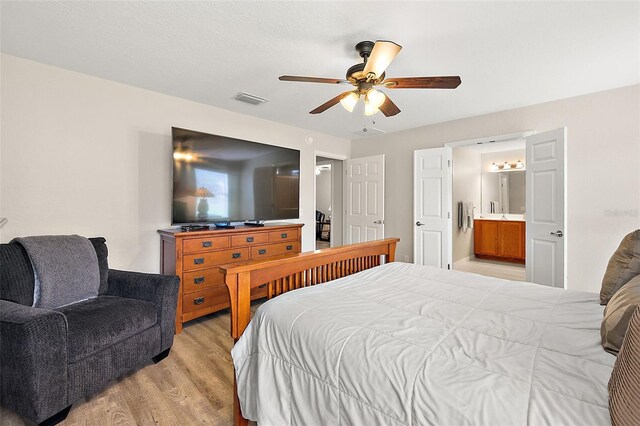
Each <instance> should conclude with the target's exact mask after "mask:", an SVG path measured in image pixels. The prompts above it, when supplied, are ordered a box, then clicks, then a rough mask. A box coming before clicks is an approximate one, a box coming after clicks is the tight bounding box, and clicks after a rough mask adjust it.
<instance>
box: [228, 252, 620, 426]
mask: <svg viewBox="0 0 640 426" xmlns="http://www.w3.org/2000/svg"><path fill="white" fill-rule="evenodd" d="M602 310H603V308H602V307H601V306H600V305H599V304H598V297H597V295H595V294H591V293H583V292H575V291H567V290H559V289H553V288H548V287H543V286H539V285H535V284H530V283H522V282H514V281H506V280H501V279H497V278H491V277H485V276H481V275H475V274H468V273H464V272H456V271H444V270H441V269H436V268H430V267H424V266H417V265H411V264H405V263H391V264H387V265H383V266H379V267H376V268H373V269H370V270H367V271H364V272H361V273H359V274H355V275H352V276H349V277H345V278H342V279H339V280H336V281H333V282H331V283H327V284H323V285H318V286H314V287H311V288H305V289H301V290H296V291H292V292H289V293H286V294H283V295H281V296H279V297H277V298H275V299H273V300H271V301H269V302H267V303H265V304H263V305H262V306H261V307H260V308H259V309H258V311H257V312H256V315H255V317H254V318H253V320H252V321H251V323H250V324H249V327H248V328H247V329H246V331H245V332H244V334H243V335H242V337H241V338H240V340H239V341H238V343H237V344H236V345H235V347H234V348H233V351H232V356H233V362H234V365H235V368H236V375H237V381H238V394H239V397H240V402H241V407H242V412H243V414H244V416H245V417H246V418H248V419H251V420H257V421H258V422H259V423H260V425H262V424H265V425H340V424H344V425H431V424H435V425H527V424H528V425H563V424H575V425H603V424H610V420H609V412H608V408H607V407H608V404H607V398H608V396H607V382H608V380H609V376H610V374H611V371H612V368H613V364H614V362H615V357H614V356H612V355H610V354H608V353H606V352H605V351H604V350H603V349H602V346H600V334H599V329H600V321H601V319H602Z"/></svg>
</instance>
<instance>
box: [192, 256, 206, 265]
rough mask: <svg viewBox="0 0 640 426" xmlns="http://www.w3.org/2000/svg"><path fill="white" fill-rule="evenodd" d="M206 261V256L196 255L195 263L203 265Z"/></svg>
mask: <svg viewBox="0 0 640 426" xmlns="http://www.w3.org/2000/svg"><path fill="white" fill-rule="evenodd" d="M203 263H204V257H196V258H195V259H193V264H194V265H202V264H203Z"/></svg>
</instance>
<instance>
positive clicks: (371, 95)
mask: <svg viewBox="0 0 640 426" xmlns="http://www.w3.org/2000/svg"><path fill="white" fill-rule="evenodd" d="M385 99H387V97H386V96H385V95H384V93H382V92H381V91H379V90H376V89H373V88H372V89H369V91H368V92H367V101H368V102H369V103H370V104H372V105H373V106H374V107H376V109H378V108H380V107H381V106H382V104H383V103H384V101H385Z"/></svg>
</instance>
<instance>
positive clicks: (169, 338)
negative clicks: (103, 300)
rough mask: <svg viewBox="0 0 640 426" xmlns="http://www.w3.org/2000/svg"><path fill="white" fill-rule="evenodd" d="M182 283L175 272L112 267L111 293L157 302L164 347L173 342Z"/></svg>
mask: <svg viewBox="0 0 640 426" xmlns="http://www.w3.org/2000/svg"><path fill="white" fill-rule="evenodd" d="M179 286H180V279H179V278H178V277H176V276H175V275H158V274H146V273H142V272H129V271H119V270H116V269H110V270H109V290H108V294H109V295H111V296H120V297H127V298H131V299H138V300H145V301H148V302H152V303H153V304H154V305H155V307H156V314H157V316H158V323H159V324H160V326H161V327H162V344H161V350H162V351H164V350H165V349H168V348H170V347H171V345H172V344H173V334H174V332H175V325H176V322H175V321H176V305H177V300H178V287H179Z"/></svg>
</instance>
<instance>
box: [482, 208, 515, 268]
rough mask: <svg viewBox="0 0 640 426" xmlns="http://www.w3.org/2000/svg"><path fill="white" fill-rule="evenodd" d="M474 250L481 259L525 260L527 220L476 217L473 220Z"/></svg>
mask: <svg viewBox="0 0 640 426" xmlns="http://www.w3.org/2000/svg"><path fill="white" fill-rule="evenodd" d="M473 251H474V254H475V256H476V257H478V258H481V259H496V260H503V261H507V262H516V263H524V262H525V222H524V221H519V220H491V219H476V220H474V221H473Z"/></svg>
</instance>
